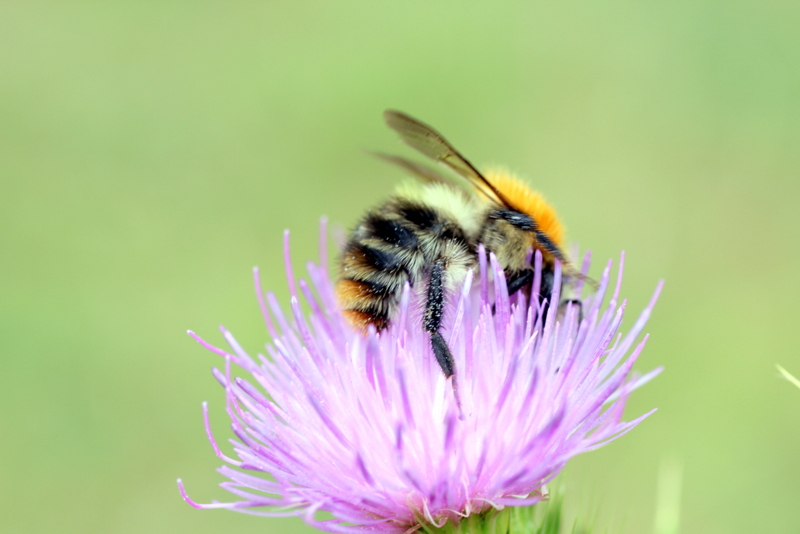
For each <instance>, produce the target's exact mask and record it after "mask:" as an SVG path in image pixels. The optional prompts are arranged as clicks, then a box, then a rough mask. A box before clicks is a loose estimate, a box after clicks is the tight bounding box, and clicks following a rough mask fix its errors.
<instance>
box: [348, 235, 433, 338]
mask: <svg viewBox="0 0 800 534" xmlns="http://www.w3.org/2000/svg"><path fill="white" fill-rule="evenodd" d="M365 222H367V221H365ZM383 222H384V223H386V224H383V225H382V226H381V228H382V229H383V230H384V232H387V231H388V232H389V235H388V236H387V235H384V236H381V237H383V238H382V239H378V235H376V234H375V233H371V232H370V233H369V234H368V235H363V234H362V233H361V232H356V235H354V236H353V238H352V239H351V240H350V242H348V244H347V246H346V248H345V250H344V253H343V254H342V271H341V278H340V280H339V283H338V284H337V286H336V293H337V296H338V298H339V304H340V305H341V306H342V308H343V309H344V313H345V316H346V317H347V318H348V320H349V321H350V322H351V323H353V324H354V325H355V326H357V327H360V328H366V327H367V325H370V324H372V325H374V326H375V327H376V328H377V329H378V330H381V329H383V328H385V327H386V326H388V324H389V317H390V316H391V314H392V312H393V311H394V309H395V307H396V306H397V302H398V299H399V296H400V293H401V292H402V290H403V286H404V285H405V283H406V282H408V281H411V272H412V269H413V265H414V264H415V263H416V262H417V261H418V260H417V259H416V257H415V256H416V255H417V254H418V253H417V252H416V251H415V248H414V246H409V245H412V243H413V242H415V241H416V236H415V235H414V234H413V232H409V233H405V232H403V231H402V229H400V230H398V228H400V227H399V226H398V227H395V228H394V230H392V225H391V221H383ZM387 229H388V230H387ZM359 234H361V235H359ZM387 237H391V239H387ZM400 242H403V243H404V244H405V245H406V246H401V245H400Z"/></svg>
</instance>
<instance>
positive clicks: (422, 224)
mask: <svg viewBox="0 0 800 534" xmlns="http://www.w3.org/2000/svg"><path fill="white" fill-rule="evenodd" d="M399 211H400V214H401V215H402V216H403V218H404V219H406V220H407V221H409V222H410V223H412V224H415V225H416V226H418V227H419V228H421V229H423V230H428V229H430V228H433V227H434V226H436V225H437V224H439V225H441V224H442V222H441V220H440V218H439V215H438V214H437V213H436V212H435V211H434V210H432V209H430V208H424V207H421V206H414V205H405V206H399Z"/></svg>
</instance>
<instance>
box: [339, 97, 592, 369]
mask: <svg viewBox="0 0 800 534" xmlns="http://www.w3.org/2000/svg"><path fill="white" fill-rule="evenodd" d="M384 119H385V120H386V124H387V125H388V126H389V127H390V128H392V129H393V130H395V131H396V132H397V133H398V134H400V138H401V139H402V140H403V141H404V142H405V143H406V144H408V145H409V146H411V147H412V148H414V149H416V150H417V151H419V152H421V153H422V154H424V155H425V156H427V157H428V158H430V159H432V160H433V161H435V162H437V163H440V164H443V165H444V166H445V167H448V168H449V169H450V170H452V171H454V172H455V174H456V175H458V176H460V177H461V178H463V179H464V180H465V181H466V183H467V184H468V187H467V188H465V187H461V186H460V185H459V184H458V183H456V182H454V181H452V180H450V179H449V178H448V177H446V176H444V175H442V174H440V173H439V172H437V171H435V170H433V169H432V168H430V167H428V166H425V165H422V164H419V163H416V162H415V161H412V160H409V159H406V158H403V157H399V156H389V155H385V154H377V155H378V156H379V157H380V158H382V159H384V160H386V161H388V162H390V163H392V164H395V165H397V166H399V167H401V168H403V169H404V170H406V171H408V172H409V173H410V174H412V175H413V176H415V177H416V178H418V180H417V181H410V182H406V183H403V184H402V185H400V187H398V188H397V190H396V191H395V193H394V195H393V196H392V197H391V198H389V200H388V201H386V202H385V203H384V204H382V205H380V206H378V207H377V208H375V209H372V210H370V211H368V212H367V214H366V215H365V216H364V217H363V218H362V219H361V221H360V222H359V223H358V225H357V226H356V228H355V230H353V232H352V233H351V235H350V237H349V240H348V241H347V244H346V245H345V248H344V250H343V252H342V255H341V261H340V272H339V281H338V283H337V286H336V293H337V296H338V299H339V303H340V305H341V307H342V309H343V310H344V314H345V316H346V317H347V319H348V320H349V321H350V322H351V323H352V324H353V325H354V326H356V327H358V328H367V327H368V326H369V325H373V326H374V327H375V328H376V329H377V330H379V331H380V330H383V329H385V328H386V327H388V326H389V324H390V323H391V321H392V317H393V314H394V312H395V310H396V309H397V308H398V304H399V301H400V296H401V293H402V290H403V287H404V286H405V284H406V283H408V284H409V285H410V286H411V287H412V288H416V289H418V290H422V291H424V293H422V294H423V295H424V314H423V320H422V325H421V326H422V328H424V329H425V331H426V332H427V333H428V334H429V335H430V340H431V347H432V349H433V353H434V355H435V357H436V360H437V362H438V363H439V366H440V367H441V369H442V372H443V373H444V375H445V377H446V378H450V377H451V376H453V374H454V373H455V366H454V361H453V356H452V354H451V353H450V349H449V348H448V346H447V343H446V342H445V339H444V337H442V334H441V328H442V321H443V315H444V309H445V301H446V297H447V294H448V292H450V291H453V290H454V289H455V288H456V287H458V285H459V283H460V282H462V281H463V280H464V278H465V277H466V275H467V273H468V272H469V270H471V269H475V268H476V267H477V265H478V245H479V244H483V245H484V247H485V248H486V250H487V252H492V253H494V254H495V256H496V257H497V261H498V262H499V264H500V265H501V266H502V267H503V269H504V272H505V276H506V280H507V282H508V292H509V294H513V293H515V292H516V291H519V290H520V289H522V288H523V287H525V286H526V285H528V284H529V283H530V282H531V280H532V279H533V266H532V265H531V262H530V260H529V259H528V258H529V257H530V256H528V251H529V250H531V249H536V250H539V251H541V254H542V284H541V293H540V296H541V298H543V299H547V300H548V301H549V299H550V295H551V293H552V291H553V283H554V282H553V281H554V267H555V262H556V261H558V262H560V263H561V264H562V265H563V266H564V267H563V268H564V272H565V273H566V274H567V275H568V276H573V277H574V276H577V277H580V278H582V276H581V275H580V273H578V272H577V271H576V270H575V269H574V268H573V267H572V266H571V264H570V263H569V261H568V260H567V257H566V255H565V254H564V251H563V246H564V227H563V226H562V224H561V222H560V221H559V219H558V217H557V215H556V212H555V210H554V209H553V208H552V207H551V206H550V204H548V203H547V202H546V201H545V200H544V198H543V197H542V196H541V195H540V194H539V193H537V192H536V191H534V190H532V189H531V188H530V187H528V186H527V185H526V184H525V183H523V182H521V181H520V180H518V179H517V178H515V177H514V176H512V175H511V174H509V173H505V172H487V173H485V174H484V173H481V172H480V171H478V169H476V168H475V166H474V165H472V164H471V163H470V162H469V161H468V160H467V159H466V158H465V157H464V156H462V155H461V154H460V153H459V152H458V151H457V150H456V149H455V148H454V147H453V146H452V145H451V144H450V143H449V142H448V141H447V140H446V139H445V138H444V137H442V135H441V134H439V133H438V132H437V131H436V130H434V129H433V128H431V127H430V126H428V125H427V124H424V123H422V122H420V121H418V120H416V119H414V118H412V117H410V116H408V115H406V114H404V113H401V112H399V111H392V110H387V111H385V112H384Z"/></svg>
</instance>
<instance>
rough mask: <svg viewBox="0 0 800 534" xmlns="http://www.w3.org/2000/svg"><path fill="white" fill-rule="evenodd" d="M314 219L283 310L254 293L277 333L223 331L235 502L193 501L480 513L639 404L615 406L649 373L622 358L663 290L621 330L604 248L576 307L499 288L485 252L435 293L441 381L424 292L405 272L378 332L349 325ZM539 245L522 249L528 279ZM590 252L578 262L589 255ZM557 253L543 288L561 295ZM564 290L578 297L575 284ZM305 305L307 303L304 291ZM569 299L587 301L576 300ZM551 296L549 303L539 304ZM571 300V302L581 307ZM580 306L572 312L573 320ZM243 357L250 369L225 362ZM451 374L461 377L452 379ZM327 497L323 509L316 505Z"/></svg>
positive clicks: (414, 519) (430, 520) (543, 478)
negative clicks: (260, 350)
mask: <svg viewBox="0 0 800 534" xmlns="http://www.w3.org/2000/svg"><path fill="white" fill-rule="evenodd" d="M326 233H327V232H326V228H325V222H324V221H323V223H322V228H321V234H322V238H321V244H320V256H321V257H320V263H319V264H317V265H315V264H313V263H309V265H308V274H309V281H310V283H309V282H306V281H304V280H299V281H298V282H297V283H296V282H295V278H294V275H293V273H292V268H291V264H290V258H289V245H288V233H287V234H286V241H285V246H284V253H285V262H286V270H287V275H288V279H289V288H290V291H291V295H292V297H291V306H290V313H289V314H288V315H287V314H284V313H283V311H282V310H281V307H280V306H279V305H278V303H277V300H276V299H275V296H274V295H273V294H272V293H268V294H267V295H266V299H265V298H264V295H263V293H262V291H261V284H260V281H259V278H258V272H257V270H256V271H255V285H256V290H257V293H258V300H259V303H260V305H261V310H262V313H263V316H264V320H265V322H266V326H267V329H268V331H269V334H270V336H271V338H272V340H271V342H270V343H269V344H267V346H266V353H267V356H263V355H258V356H257V357H256V358H253V357H251V356H249V355H248V354H247V353H246V352H245V351H244V350H243V349H242V348H241V346H240V345H239V344H238V343H237V342H236V340H235V339H234V338H233V336H232V335H231V334H230V333H229V332H228V331H226V330H224V329H223V330H222V332H223V336H224V338H225V340H226V342H227V343H228V345H229V346H230V349H221V348H217V347H214V346H212V345H210V344H208V343H206V342H205V341H204V340H202V339H201V338H200V337H198V336H197V335H195V334H194V333H191V332H190V335H192V336H193V337H194V338H195V339H196V340H197V341H198V342H199V343H200V344H201V345H203V346H204V347H206V348H208V349H210V350H212V351H213V352H215V353H217V354H219V355H220V356H222V357H224V359H225V367H224V370H218V369H215V370H214V376H215V377H216V378H217V380H218V381H219V382H220V383H221V384H222V386H223V387H224V388H225V397H226V402H227V412H228V415H229V416H230V418H231V422H232V428H233V432H234V434H235V435H236V437H237V438H238V439H235V440H231V443H232V444H233V450H234V451H235V454H236V457H229V456H227V455H225V454H224V453H223V452H222V451H221V450H220V448H219V447H218V446H217V444H216V442H215V440H214V437H213V435H212V432H211V429H210V424H209V420H208V411H207V408H206V405H205V404H204V405H203V415H204V419H205V424H206V430H207V432H208V436H209V439H210V440H211V444H212V446H213V448H214V451H215V452H216V454H217V456H219V457H220V458H221V459H222V460H224V461H225V463H226V464H227V465H224V466H222V467H221V468H220V469H219V472H220V473H221V474H222V475H223V476H225V477H227V478H228V479H229V480H227V481H225V482H222V483H221V486H222V487H224V488H225V489H226V490H228V491H230V492H231V493H233V494H234V495H236V496H237V497H238V498H239V499H240V500H238V501H236V502H230V503H212V504H197V503H195V502H194V501H192V500H191V499H190V498H189V497H188V495H187V494H186V492H185V491H184V487H183V484H182V483H181V482H180V481H179V486H180V491H181V494H182V495H183V497H184V499H186V501H187V502H189V503H190V504H191V505H192V506H195V507H197V508H228V509H232V510H237V511H242V512H247V513H252V514H260V515H266V516H285V515H298V516H301V517H303V519H304V520H305V521H307V522H308V523H309V524H311V525H313V526H315V527H317V528H319V529H322V530H325V531H329V532H341V533H361V532H384V533H404V532H413V531H415V530H418V529H424V530H426V531H427V530H429V529H431V528H438V527H443V526H445V524H447V525H448V527H447V528H448V529H449V528H451V527H453V526H455V525H458V524H459V523H460V522H462V520H463V519H464V518H466V517H469V516H473V517H471V518H470V520H468V521H464V523H465V524H466V523H472V521H471V520H472V519H474V516H475V514H482V513H491V512H492V510H499V509H502V508H504V507H509V506H511V507H515V506H516V507H519V506H529V505H532V504H534V503H536V502H538V501H541V500H543V499H546V498H547V490H546V486H545V485H546V484H547V483H548V482H549V481H550V480H551V479H552V478H553V477H555V476H556V474H558V473H559V471H561V469H562V468H563V467H564V465H565V464H566V463H567V461H568V460H569V459H570V458H572V457H573V456H575V455H577V454H580V453H583V452H587V451H590V450H593V449H596V448H598V447H601V446H603V445H605V444H606V443H608V442H609V441H611V440H613V439H616V438H617V437H619V436H621V435H622V434H625V433H626V432H628V431H629V430H631V429H632V428H633V427H634V426H636V425H637V424H638V423H639V422H640V421H642V420H643V419H644V418H645V417H647V416H648V415H650V414H651V413H652V411H651V412H648V413H646V414H644V415H642V416H640V417H638V418H636V419H634V420H632V421H627V422H625V421H622V419H621V418H622V412H623V409H624V407H625V402H626V400H627V397H628V394H629V393H630V392H631V391H632V390H633V389H635V388H636V387H638V386H639V385H641V384H643V383H645V382H647V381H648V380H650V379H651V378H652V377H654V376H655V375H656V374H657V373H658V372H659V371H660V369H656V370H654V371H651V372H650V373H647V374H645V375H644V376H642V377H638V378H637V377H636V376H634V375H633V373H632V372H631V367H632V366H633V364H634V362H635V361H636V358H637V357H638V355H639V353H640V352H641V350H642V348H643V346H644V344H645V341H646V336H645V338H644V339H643V340H642V341H640V342H639V343H638V345H636V346H635V347H634V342H635V341H636V339H637V338H638V336H639V334H640V332H641V330H642V328H643V327H644V325H645V322H646V321H647V319H648V317H649V315H650V312H651V310H652V308H653V306H654V304H655V300H656V298H657V296H658V293H659V292H660V289H661V284H659V286H658V288H657V289H656V292H655V294H654V295H653V298H652V300H651V301H650V303H649V304H648V306H647V308H645V310H644V312H642V314H641V315H640V317H639V319H638V320H637V321H636V323H635V324H634V326H633V328H632V329H631V331H630V332H629V333H628V334H627V335H625V336H622V335H621V334H618V333H617V331H618V329H619V327H620V324H621V322H622V317H623V311H624V308H625V302H622V304H620V305H618V296H619V289H620V281H621V273H622V260H621V261H620V268H619V273H620V274H619V275H618V279H617V284H616V288H615V289H614V292H613V295H612V297H611V299H610V302H609V303H608V305H605V306H604V305H603V300H604V296H605V295H606V292H607V290H608V288H609V279H610V269H611V262H609V264H608V265H607V267H606V268H605V270H604V271H603V274H602V276H601V278H600V284H599V287H598V290H597V292H596V293H595V294H594V295H590V296H587V297H585V298H583V299H582V306H581V307H579V306H574V305H572V306H570V305H568V306H562V307H559V306H555V305H554V306H544V305H543V304H544V303H542V302H539V301H538V300H536V299H533V301H532V302H528V301H527V300H526V298H525V296H524V295H522V294H521V292H520V293H519V294H515V295H513V296H512V297H509V295H508V292H507V289H506V281H505V278H504V276H503V271H502V269H501V268H500V267H499V266H498V264H497V262H496V261H495V259H494V258H493V257H492V256H491V255H490V256H489V257H488V258H487V255H486V254H485V253H484V252H483V251H481V253H480V264H481V268H480V269H479V271H478V272H476V273H474V276H473V275H470V276H468V277H467V280H466V282H465V283H464V285H463V287H461V288H460V290H458V291H456V292H454V293H455V294H453V295H452V296H451V298H450V299H449V302H448V304H447V313H446V317H447V320H446V323H445V324H446V326H447V329H446V334H445V338H446V339H447V341H448V344H449V346H450V348H451V350H452V353H453V356H454V358H455V362H456V377H457V380H458V382H457V384H456V382H455V381H452V380H446V379H445V378H444V376H443V374H442V372H441V370H440V368H439V366H438V364H437V362H436V360H435V357H434V356H433V354H432V353H431V350H430V342H429V340H428V335H427V334H426V333H425V332H424V330H423V329H422V328H421V326H420V324H421V317H420V315H421V307H420V306H419V303H418V298H419V296H418V295H416V294H415V293H414V291H413V290H411V289H409V288H406V290H405V291H404V293H403V297H402V303H401V305H400V309H399V311H398V313H397V315H396V317H395V318H394V320H393V323H392V325H391V326H390V327H389V328H388V329H387V330H385V331H383V332H381V333H380V334H379V333H376V332H375V331H374V330H370V331H369V332H367V333H366V334H363V333H361V332H358V331H356V330H355V329H353V328H352V327H351V326H350V324H348V323H347V321H346V320H345V319H344V317H343V316H342V315H341V313H340V311H339V309H338V307H337V304H336V299H335V296H334V292H333V284H332V282H331V280H330V278H329V276H328V265H327V259H326V250H327V243H326V238H325V236H326ZM541 263H542V260H541V255H540V254H539V253H538V252H537V254H536V256H535V258H534V265H535V273H536V274H535V279H534V281H533V292H532V294H534V295H536V294H538V287H539V284H540V280H541V277H540V274H541ZM588 264H589V259H588V255H587V258H586V261H585V262H584V266H583V268H584V272H585V271H586V270H587V269H588ZM560 277H561V272H560V269H558V268H557V269H556V273H555V284H554V287H555V288H556V289H555V291H554V293H553V296H552V298H553V302H559V301H560V300H559V299H560V295H559V289H558V288H559V287H560V285H561V284H560ZM575 291H576V292H577V293H578V297H579V298H580V291H581V288H580V287H576V288H575ZM301 294H302V297H303V298H304V299H305V301H306V303H307V305H308V307H309V310H310V311H309V312H308V313H304V311H303V308H302V307H301V304H300V295H301ZM579 308H582V309H579ZM544 310H547V311H546V317H545V316H544V315H545V314H543V311H544ZM581 312H582V313H581ZM581 316H582V318H581ZM233 365H235V366H238V367H239V368H240V369H241V370H243V371H244V373H245V374H246V375H247V378H246V379H245V378H241V377H235V376H234V375H233V374H232V372H231V367H232V366H233ZM456 385H457V389H456V387H455V386H456ZM317 512H328V514H329V517H331V516H332V518H331V519H318V518H317V517H316V515H317Z"/></svg>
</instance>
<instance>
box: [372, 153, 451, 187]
mask: <svg viewBox="0 0 800 534" xmlns="http://www.w3.org/2000/svg"><path fill="white" fill-rule="evenodd" d="M370 154H372V155H373V156H375V157H376V158H380V159H382V160H383V161H386V162H389V163H391V164H392V165H396V166H398V167H400V168H401V169H403V170H405V171H407V172H409V173H410V174H412V175H414V176H415V177H416V178H419V179H420V180H422V181H423V182H425V183H426V184H447V185H450V186H452V185H453V181H452V180H451V179H449V178H448V177H447V176H445V175H444V174H442V173H440V172H438V171H435V170H433V169H431V168H430V167H428V166H427V165H421V164H419V163H417V162H416V161H411V160H410V159H406V158H404V157H401V156H394V155H392V154H383V153H382V152H370Z"/></svg>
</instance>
